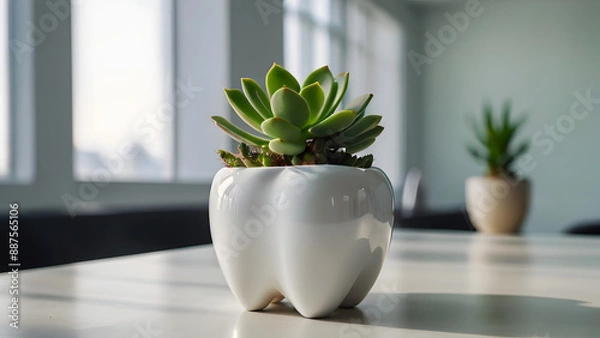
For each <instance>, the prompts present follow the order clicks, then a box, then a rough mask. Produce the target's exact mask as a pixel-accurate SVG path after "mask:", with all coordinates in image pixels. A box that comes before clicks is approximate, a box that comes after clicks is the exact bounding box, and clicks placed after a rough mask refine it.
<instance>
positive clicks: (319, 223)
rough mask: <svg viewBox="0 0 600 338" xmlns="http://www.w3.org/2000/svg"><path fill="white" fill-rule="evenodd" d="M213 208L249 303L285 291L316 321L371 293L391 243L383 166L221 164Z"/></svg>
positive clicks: (235, 281) (221, 255)
mask: <svg viewBox="0 0 600 338" xmlns="http://www.w3.org/2000/svg"><path fill="white" fill-rule="evenodd" d="M209 215H210V228H211V235H212V240H213V244H214V248H215V251H216V253H217V258H218V260H219V264H220V266H221V269H222V271H223V275H224V276H225V279H226V281H227V283H228V285H229V287H230V288H231V291H232V292H233V294H234V295H235V297H236V298H237V299H238V300H239V302H240V303H241V304H242V306H243V307H244V308H246V309H247V310H261V309H264V308H265V307H267V306H268V305H269V304H270V303H271V302H275V301H279V300H281V299H283V298H287V299H288V300H289V301H290V303H291V304H292V305H293V306H294V307H295V308H296V310H297V311H298V312H300V314H301V315H303V316H304V317H308V318H316V317H324V316H327V315H329V314H330V313H332V312H333V311H334V310H335V309H336V308H338V307H340V306H342V307H352V306H356V305H357V304H358V303H360V302H361V301H362V300H363V299H364V297H365V296H366V295H367V293H368V292H369V290H370V289H371V287H372V286H373V284H374V283H375V280H376V279H377V276H378V275H379V271H380V270H381V267H382V265H383V261H384V258H385V256H386V253H387V251H388V248H389V244H390V240H391V235H392V228H393V224H394V202H393V194H392V188H391V185H390V182H389V180H388V178H387V177H386V175H385V174H384V173H383V171H381V170H379V169H376V168H371V169H359V168H353V167H346V166H333V165H312V166H290V167H266V168H223V169H221V170H220V171H219V172H218V173H217V174H216V175H215V177H214V179H213V183H212V187H211V192H210V205H209Z"/></svg>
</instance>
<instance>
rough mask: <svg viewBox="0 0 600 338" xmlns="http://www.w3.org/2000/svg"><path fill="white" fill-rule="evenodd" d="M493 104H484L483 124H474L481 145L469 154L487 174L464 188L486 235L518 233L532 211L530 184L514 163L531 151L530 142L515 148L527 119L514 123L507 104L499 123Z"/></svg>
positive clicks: (469, 206)
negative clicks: (530, 205) (484, 167)
mask: <svg viewBox="0 0 600 338" xmlns="http://www.w3.org/2000/svg"><path fill="white" fill-rule="evenodd" d="M492 110H493V109H492V106H491V104H490V103H486V104H484V107H483V123H482V125H479V124H478V123H477V122H476V121H475V120H471V122H472V129H473V131H474V133H475V136H476V138H477V141H478V143H479V145H477V146H476V145H473V144H469V145H467V151H468V152H469V153H470V154H471V155H472V156H473V157H474V158H475V159H476V160H477V161H480V162H484V163H485V164H486V167H487V172H486V174H485V175H484V176H477V177H470V178H468V179H467V181H466V184H465V192H466V206H467V212H468V214H469V218H470V220H471V222H472V223H473V225H474V226H475V228H476V229H477V230H478V231H480V232H484V233H515V232H518V231H519V229H520V227H521V224H522V223H523V219H524V218H525V215H526V214H527V210H528V207H529V195H530V183H529V181H528V180H526V179H520V178H518V177H517V175H516V173H515V172H514V171H513V170H512V166H513V164H514V163H515V161H516V160H517V159H518V158H519V157H520V156H521V155H523V154H524V153H525V152H527V150H528V149H529V141H527V140H526V141H522V142H521V143H519V144H518V145H516V146H515V145H514V143H515V142H514V139H515V136H516V134H517V132H518V131H519V129H520V128H521V126H523V124H524V123H525V121H526V116H522V117H521V118H519V119H516V120H512V119H511V103H510V101H508V100H507V101H506V102H505V103H504V105H503V108H502V114H501V117H500V119H499V120H496V119H494V116H493V111H492Z"/></svg>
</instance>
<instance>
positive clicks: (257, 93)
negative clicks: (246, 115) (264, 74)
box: [242, 78, 273, 119]
mask: <svg viewBox="0 0 600 338" xmlns="http://www.w3.org/2000/svg"><path fill="white" fill-rule="evenodd" d="M242 89H243V90H244V94H246V98H247V99H248V101H249V102H250V104H251V105H252V107H254V109H256V111H257V112H258V113H259V114H260V116H262V118H263V119H268V118H270V117H273V112H272V111H271V102H269V98H268V97H267V94H265V92H264V91H263V90H262V88H260V85H259V84H258V83H256V81H254V80H252V79H250V78H243V79H242Z"/></svg>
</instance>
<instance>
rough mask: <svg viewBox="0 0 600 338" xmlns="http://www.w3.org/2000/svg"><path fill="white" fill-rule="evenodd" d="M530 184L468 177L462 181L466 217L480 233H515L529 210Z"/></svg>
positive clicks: (483, 177)
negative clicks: (463, 182)
mask: <svg viewBox="0 0 600 338" xmlns="http://www.w3.org/2000/svg"><path fill="white" fill-rule="evenodd" d="M529 191H530V184H529V181H527V180H515V179H511V178H501V177H492V176H478V177H470V178H468V179H467V181H466V183H465V195H466V196H465V197H466V204H467V212H468V214H469V219H470V220H471V223H473V225H474V226H475V228H476V229H477V230H478V231H480V232H483V233H497V234H506V233H516V232H518V231H519V230H520V228H521V225H522V223H523V220H524V219H525V215H526V214H527V210H528V209H529Z"/></svg>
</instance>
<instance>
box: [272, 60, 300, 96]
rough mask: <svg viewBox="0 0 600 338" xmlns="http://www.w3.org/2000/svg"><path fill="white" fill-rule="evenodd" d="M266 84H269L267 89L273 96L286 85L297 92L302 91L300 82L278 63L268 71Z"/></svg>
mask: <svg viewBox="0 0 600 338" xmlns="http://www.w3.org/2000/svg"><path fill="white" fill-rule="evenodd" d="M265 85H266V86H267V91H268V92H269V96H271V98H272V97H273V94H275V92H276V91H278V90H279V89H280V88H282V87H284V86H285V87H288V88H290V89H292V90H294V91H295V92H296V93H297V92H299V91H300V84H299V83H298V80H296V78H295V77H294V75H292V73H290V72H288V70H287V69H285V68H283V67H281V66H280V65H278V64H276V63H274V64H273V66H272V67H271V69H269V72H267V76H266V78H265Z"/></svg>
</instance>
